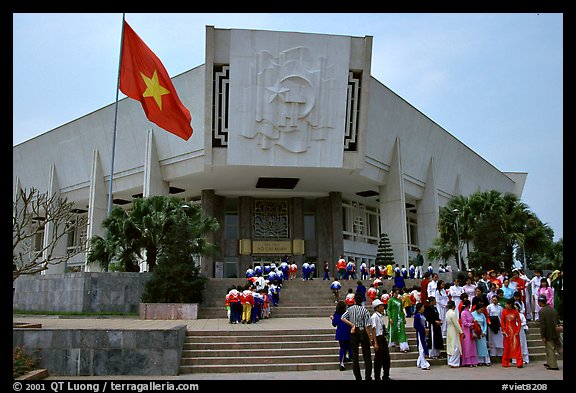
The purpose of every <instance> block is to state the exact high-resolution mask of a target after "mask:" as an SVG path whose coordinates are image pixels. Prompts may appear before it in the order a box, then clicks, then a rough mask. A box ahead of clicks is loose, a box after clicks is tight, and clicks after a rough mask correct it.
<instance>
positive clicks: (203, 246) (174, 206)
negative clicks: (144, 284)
mask: <svg viewBox="0 0 576 393" xmlns="http://www.w3.org/2000/svg"><path fill="white" fill-rule="evenodd" d="M132 202H133V203H132V210H131V211H129V212H126V211H125V210H124V209H122V208H121V207H115V208H114V209H112V212H111V214H110V216H109V217H108V218H106V219H105V220H104V221H103V223H102V224H103V227H104V228H105V230H106V233H107V234H106V237H105V238H101V237H96V236H95V237H93V238H91V239H90V244H91V248H90V250H89V251H88V262H89V263H98V264H100V265H101V266H103V267H105V268H107V267H108V265H109V264H110V262H111V261H112V260H116V261H119V262H121V264H122V266H123V267H124V270H126V271H138V268H137V262H136V261H137V260H138V259H144V260H146V262H147V263H148V270H149V271H151V272H152V271H154V270H155V268H156V266H157V260H158V258H159V257H160V256H161V255H162V253H163V252H164V249H165V247H167V246H170V245H172V246H173V244H174V239H180V241H183V239H182V238H181V237H179V236H177V235H176V234H177V233H178V232H181V233H183V234H185V235H187V236H188V238H187V239H186V241H187V242H190V243H191V244H192V245H191V247H192V249H193V250H194V251H195V252H196V253H197V254H198V255H202V254H206V253H209V252H215V247H214V246H213V245H211V244H210V243H209V242H208V241H207V240H206V234H207V232H208V231H215V230H216V229H217V228H218V222H217V221H216V220H215V219H213V218H210V217H203V216H202V211H201V208H200V206H198V205H192V206H189V205H186V204H184V203H183V202H182V200H181V199H179V198H176V197H172V196H151V197H148V198H135V199H134V200H133V201H132Z"/></svg>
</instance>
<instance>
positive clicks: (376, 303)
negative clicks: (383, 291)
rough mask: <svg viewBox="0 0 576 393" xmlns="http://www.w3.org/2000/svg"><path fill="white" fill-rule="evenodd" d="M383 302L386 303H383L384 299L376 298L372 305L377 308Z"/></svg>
mask: <svg viewBox="0 0 576 393" xmlns="http://www.w3.org/2000/svg"><path fill="white" fill-rule="evenodd" d="M381 304H384V303H382V301H381V300H380V299H376V300H374V301H373V302H372V307H374V308H376V307H378V306H379V305H381Z"/></svg>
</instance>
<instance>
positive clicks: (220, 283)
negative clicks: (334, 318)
mask: <svg viewBox="0 0 576 393" xmlns="http://www.w3.org/2000/svg"><path fill="white" fill-rule="evenodd" d="M405 281H406V285H407V286H409V287H412V286H413V285H416V284H417V285H419V283H420V280H410V279H408V280H405ZM356 282H357V280H341V281H340V283H341V284H342V289H341V290H340V299H341V300H344V298H345V297H346V293H347V292H348V289H349V288H352V290H353V291H356V286H357V284H356ZM362 282H363V284H364V285H365V286H366V288H368V287H369V286H370V284H371V283H372V281H371V280H363V281H362ZM245 283H246V280H245V279H237V278H222V279H214V278H213V279H210V281H209V282H208V284H207V285H206V289H205V290H204V296H203V300H202V303H201V304H200V307H199V309H198V318H199V319H207V318H209V319H212V318H226V309H225V307H224V297H225V296H226V293H228V291H227V290H228V288H230V287H231V286H233V285H244V284H245ZM331 283H332V280H330V281H328V280H326V281H323V280H322V279H318V278H315V279H314V280H309V281H302V279H300V278H298V279H295V280H290V281H284V282H283V284H282V289H281V291H280V302H279V303H278V307H276V308H273V309H272V317H273V318H293V317H300V318H306V317H326V316H328V315H332V314H333V313H334V309H335V307H334V297H333V296H332V291H331V290H330V284H331ZM392 284H393V280H385V282H384V288H386V290H387V291H390V289H391V288H392Z"/></svg>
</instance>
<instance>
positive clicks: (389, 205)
mask: <svg viewBox="0 0 576 393" xmlns="http://www.w3.org/2000/svg"><path fill="white" fill-rule="evenodd" d="M379 192H380V228H381V232H382V233H387V234H388V238H389V239H390V245H391V246H392V250H393V251H394V259H395V262H396V263H398V264H399V265H405V266H408V265H409V263H408V232H407V228H406V197H405V195H404V176H403V171H402V157H401V154H400V140H399V139H398V138H396V143H395V145H394V152H393V153H392V161H391V162H390V172H389V173H388V178H387V180H386V185H385V186H380V187H379Z"/></svg>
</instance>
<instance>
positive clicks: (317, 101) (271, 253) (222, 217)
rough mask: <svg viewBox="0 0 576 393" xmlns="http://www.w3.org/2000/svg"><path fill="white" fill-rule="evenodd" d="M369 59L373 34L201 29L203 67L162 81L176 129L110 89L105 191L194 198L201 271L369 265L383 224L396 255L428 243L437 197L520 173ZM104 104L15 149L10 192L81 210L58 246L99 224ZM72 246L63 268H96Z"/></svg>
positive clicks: (508, 180)
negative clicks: (181, 111) (283, 264)
mask: <svg viewBox="0 0 576 393" xmlns="http://www.w3.org/2000/svg"><path fill="white" fill-rule="evenodd" d="M371 57H372V37H371V36H365V37H353V36H340V35H327V34H308V33H297V32H277V31H260V30H242V29H220V28H214V27H212V26H207V27H206V57H205V59H206V61H205V64H202V65H199V66H197V67H196V68H193V69H191V70H189V71H186V72H184V73H182V74H180V75H177V76H175V77H173V78H172V81H173V83H174V85H175V87H176V90H177V92H178V95H179V97H180V99H181V100H182V102H183V104H184V105H185V106H186V107H187V108H188V109H189V110H190V113H191V114H192V128H193V129H194V133H193V135H192V137H191V138H190V139H189V140H187V141H185V140H183V139H182V138H179V137H177V136H175V135H173V134H171V133H169V132H167V131H165V130H163V129H161V128H159V127H157V126H156V125H155V124H154V123H151V122H150V121H148V119H147V118H146V116H145V113H144V111H143V110H142V107H141V104H140V102H138V101H136V100H133V99H130V98H124V99H122V100H120V101H119V103H118V118H117V134H116V146H115V161H114V171H113V172H114V173H113V182H112V190H113V192H112V197H113V201H114V204H115V205H118V206H122V207H123V208H126V209H129V208H130V206H131V200H132V198H134V197H138V196H144V197H147V196H151V195H174V196H178V197H182V198H183V200H185V201H189V202H191V203H200V204H201V206H202V208H203V210H204V212H206V213H207V214H209V215H211V216H213V217H215V218H217V219H218V221H219V222H220V229H219V231H218V232H217V233H215V234H213V235H212V237H211V240H212V241H213V242H214V243H216V244H217V245H218V246H220V247H221V250H222V253H221V255H220V256H217V257H204V258H203V259H202V260H201V265H202V270H203V271H205V272H206V274H207V275H208V276H209V277H232V276H236V275H238V276H243V274H244V272H245V270H246V269H247V267H248V266H249V265H252V264H255V263H268V262H272V261H278V260H279V259H280V258H281V257H283V256H285V255H288V256H290V257H291V258H292V259H294V260H295V261H296V263H297V264H298V265H299V266H301V264H302V263H303V262H304V261H305V260H306V261H314V262H315V263H316V266H317V270H320V269H321V266H322V263H323V261H324V260H327V261H329V262H330V266H331V268H332V269H334V265H335V263H336V261H337V259H338V257H339V256H340V255H343V256H345V258H346V259H348V258H355V259H356V260H357V261H359V260H364V261H366V262H371V261H372V262H373V261H374V260H375V258H376V254H377V245H378V240H379V236H380V233H386V234H388V237H389V239H390V243H391V245H392V248H393V250H394V256H395V258H396V260H397V262H398V264H400V265H406V266H408V264H409V258H410V257H413V256H414V255H415V249H416V248H420V249H421V250H422V253H423V254H424V255H425V252H426V250H427V249H428V248H429V247H430V246H431V245H432V242H433V240H434V238H435V237H436V236H437V234H438V231H437V223H438V216H439V209H440V208H441V207H443V206H444V205H446V202H447V201H448V200H449V199H450V198H452V197H454V196H456V195H469V194H472V193H474V192H477V191H485V190H490V189H495V190H498V191H500V192H502V193H505V192H511V193H514V194H516V195H517V196H518V197H521V194H522V190H523V188H524V182H525V180H526V176H527V174H526V173H518V172H515V173H509V172H501V171H500V170H498V169H496V168H495V167H494V166H493V165H491V164H490V163H489V162H487V161H486V160H485V159H483V158H482V157H480V156H479V155H478V154H477V153H475V152H474V151H472V150H471V149H470V148H469V147H467V146H466V145H464V144H463V143H462V142H460V141H459V140H458V139H456V138H455V137H454V136H452V135H451V134H450V133H449V132H447V131H446V130H444V129H443V128H442V127H441V126H439V125H438V124H436V123H434V122H433V121H432V120H430V119H429V118H428V117H426V116H425V115H424V114H423V113H421V112H420V111H418V110H417V109H416V108H414V107H413V106H412V105H410V104H409V103H408V102H406V101H405V100H403V99H402V98H401V97H399V96H398V95H397V94H395V93H394V92H393V91H391V90H390V89H388V88H387V87H386V86H384V85H383V84H382V83H381V82H379V81H378V80H376V79H374V78H373V77H372V76H371V75H370V67H371ZM86 94H89V92H86ZM80 99H81V98H80ZM114 115H115V103H111V104H110V105H108V106H106V107H104V108H101V109H98V110H95V111H94V112H92V113H89V114H87V115H85V116H83V117H81V118H79V119H76V120H72V121H70V122H69V123H67V124H64V125H62V126H60V127H58V128H56V129H53V130H50V131H48V132H46V133H44V134H42V135H40V136H37V137H35V138H33V139H31V140H29V141H26V142H24V143H21V144H19V145H17V146H14V147H13V189H14V196H15V195H16V191H17V190H18V189H24V188H32V187H34V188H37V189H38V190H40V191H42V192H46V191H48V192H50V193H51V194H53V193H58V194H60V195H62V196H64V197H66V198H67V199H68V200H70V201H74V202H75V205H76V207H77V212H78V214H86V215H87V216H88V220H89V226H88V229H87V231H86V232H85V233H77V234H70V235H69V239H68V241H67V244H65V245H63V246H62V252H66V249H67V248H68V247H83V246H84V242H85V240H86V239H87V238H90V237H91V236H93V235H100V236H103V234H104V230H103V228H102V225H101V223H102V221H103V220H104V218H105V217H106V216H107V207H108V190H109V182H110V168H111V166H112V164H111V158H112V142H113V123H114ZM39 241H40V242H41V241H42V240H41V239H40V240H39ZM85 259H86V255H85V253H82V254H79V255H76V256H75V258H74V259H73V260H71V261H69V262H68V265H67V266H68V267H72V266H77V267H81V268H82V270H85V271H96V270H98V269H99V268H98V267H97V266H93V265H86V264H85ZM427 262H428V261H427ZM452 264H453V265H454V266H455V263H454V261H452ZM63 269H64V266H63V265H62V266H60V265H56V266H53V267H51V268H50V269H49V270H48V271H46V273H48V274H49V273H62V272H63V271H64V270H63ZM142 269H143V270H144V269H146V266H145V264H142Z"/></svg>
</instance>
